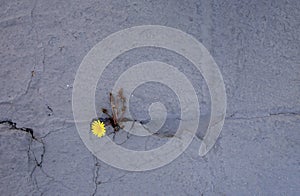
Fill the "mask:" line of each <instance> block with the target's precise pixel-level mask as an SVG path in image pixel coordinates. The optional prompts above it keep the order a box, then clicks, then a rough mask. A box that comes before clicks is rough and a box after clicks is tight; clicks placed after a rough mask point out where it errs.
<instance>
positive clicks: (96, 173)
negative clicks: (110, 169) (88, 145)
mask: <svg viewBox="0 0 300 196" xmlns="http://www.w3.org/2000/svg"><path fill="white" fill-rule="evenodd" d="M94 159H95V166H94V174H93V181H94V184H95V189H94V191H93V193H92V196H95V195H96V193H97V190H98V185H99V184H100V183H99V182H98V176H99V167H100V163H99V162H98V159H97V158H96V157H95V156H94Z"/></svg>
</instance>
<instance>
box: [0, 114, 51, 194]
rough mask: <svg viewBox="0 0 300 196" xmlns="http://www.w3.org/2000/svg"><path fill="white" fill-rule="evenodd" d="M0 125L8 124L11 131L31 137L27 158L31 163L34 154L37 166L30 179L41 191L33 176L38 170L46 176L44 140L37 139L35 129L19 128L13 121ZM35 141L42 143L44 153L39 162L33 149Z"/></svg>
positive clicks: (3, 122)
mask: <svg viewBox="0 0 300 196" xmlns="http://www.w3.org/2000/svg"><path fill="white" fill-rule="evenodd" d="M0 124H7V125H8V126H9V129H13V130H17V131H22V132H25V133H27V134H29V135H30V143H29V146H28V150H27V157H28V162H30V160H31V154H32V155H33V159H34V162H35V165H34V167H33V169H32V171H31V172H30V178H31V179H32V180H33V184H34V185H35V186H36V187H37V189H38V190H39V187H38V186H37V182H36V180H35V179H33V174H34V172H35V170H36V168H40V169H41V171H42V172H43V173H44V174H46V173H45V172H44V170H43V169H42V166H43V161H44V155H45V153H46V146H45V143H44V141H43V139H42V138H37V137H36V136H35V135H34V132H33V129H31V128H27V127H17V123H15V122H13V121H11V120H3V121H0ZM33 141H36V142H38V143H40V144H41V145H42V153H41V155H40V160H38V158H37V155H36V153H35V152H34V151H33V150H32V149H31V147H32V143H33ZM46 176H49V175H48V174H47V175H46Z"/></svg>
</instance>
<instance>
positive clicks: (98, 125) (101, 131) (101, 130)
mask: <svg viewBox="0 0 300 196" xmlns="http://www.w3.org/2000/svg"><path fill="white" fill-rule="evenodd" d="M91 130H92V132H93V134H94V135H96V136H97V137H103V136H104V135H105V133H106V129H105V125H104V123H103V122H101V121H100V120H94V121H93V122H92V124H91Z"/></svg>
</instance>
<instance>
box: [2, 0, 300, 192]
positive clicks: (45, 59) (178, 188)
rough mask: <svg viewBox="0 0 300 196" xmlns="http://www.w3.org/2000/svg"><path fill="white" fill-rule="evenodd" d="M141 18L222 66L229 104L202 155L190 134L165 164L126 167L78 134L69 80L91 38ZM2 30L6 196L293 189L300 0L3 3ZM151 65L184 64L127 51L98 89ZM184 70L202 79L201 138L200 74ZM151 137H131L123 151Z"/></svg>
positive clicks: (148, 144) (296, 178) (298, 162)
mask: <svg viewBox="0 0 300 196" xmlns="http://www.w3.org/2000/svg"><path fill="white" fill-rule="evenodd" d="M145 24H156V25H165V26H169V27H173V28H178V29H181V30H182V31H184V32H187V33H189V34H191V35H193V36H194V37H195V38H196V39H198V40H199V41H201V42H202V43H203V44H204V45H205V46H206V48H207V49H208V50H209V51H210V52H211V54H212V56H213V58H214V59H215V61H216V63H217V64H218V65H219V67H220V70H221V72H222V75H223V78H224V81H225V85H226V92H227V104H228V108H227V115H226V120H225V124H224V127H223V130H222V132H221V136H220V137H219V139H218V141H217V143H216V145H215V146H214V149H213V150H212V151H210V152H209V153H208V154H207V155H206V156H205V157H199V156H198V149H199V146H200V143H199V141H198V140H196V139H195V140H194V141H193V143H192V144H191V145H190V146H189V148H188V149H187V151H185V152H184V153H183V154H182V155H181V156H180V157H179V158H177V159H176V160H175V161H173V162H172V163H170V164H168V165H166V166H165V167H162V168H159V169H156V170H152V171H146V172H128V171H122V170H119V169H116V168H113V167H111V166H109V165H106V164H104V163H103V162H101V161H100V160H97V159H96V158H95V157H94V156H93V155H92V154H91V153H90V152H89V151H88V149H87V148H86V147H85V145H84V144H83V142H82V141H81V139H80V137H79V135H78V133H77V130H76V128H75V125H74V122H73V121H72V120H73V115H72V105H71V100H72V84H73V81H74V77H75V74H76V70H77V68H78V67H79V65H80V63H81V61H82V59H83V57H84V56H85V55H86V54H87V52H88V51H89V50H90V49H91V48H92V47H93V46H94V45H95V44H96V43H98V42H99V41H100V40H102V39H103V38H105V37H107V36H108V35H110V34H111V33H113V32H116V31H119V30H122V29H124V28H128V27H132V26H136V25H145ZM0 35H1V36H0V44H1V45H0V69H1V72H0V74H1V77H0V81H1V82H0V83H1V91H0V121H1V122H2V123H1V125H0V179H1V180H0V193H1V195H201V194H203V195H299V194H300V186H299V184H300V133H299V131H300V49H299V46H300V1H298V0H274V1H273V0H262V1H261V0H255V1H241V0H232V1H231V0H227V1H208V0H207V1H206V0H199V1H194V0H189V1H187V0H186V1H179V0H173V1H165V0H160V1H151V0H143V1H138V0H136V1H130V0H125V1H118V0H114V1H112V0H110V1H109V0H101V1H94V0H87V1H80V0H52V1H47V0H36V1H33V0H22V1H20V0H0ZM147 60H161V61H164V62H169V63H170V62H174V63H173V64H177V66H178V67H180V66H182V67H189V66H187V65H189V62H186V61H185V60H184V59H183V58H181V57H178V56H176V54H174V53H170V52H169V51H165V50H162V49H157V48H143V49H141V50H133V51H130V52H128V53H126V54H124V55H123V56H121V57H120V58H118V59H116V60H115V61H114V62H112V65H111V68H112V69H111V70H109V71H110V72H109V71H107V74H105V75H104V76H103V78H101V79H100V80H99V85H100V86H101V88H102V90H103V91H101V92H107V93H108V92H109V90H110V88H111V85H112V82H113V81H114V79H115V78H116V75H117V73H118V71H120V70H124V69H126V68H127V67H129V66H131V65H134V64H136V63H137V62H143V61H147ZM171 64H172V63H171ZM185 71H186V72H185V74H186V75H187V76H188V77H189V78H190V79H191V81H193V80H194V81H195V83H196V82H197V81H198V82H197V83H196V85H198V87H196V88H198V91H197V92H198V93H199V97H200V98H201V102H200V103H201V104H202V106H201V111H202V113H201V116H202V119H204V120H202V121H201V122H202V123H200V128H199V130H198V135H199V137H201V136H203V134H205V132H204V131H203V130H205V124H206V123H207V115H208V114H209V109H208V108H209V99H208V97H209V95H208V92H207V89H206V88H205V84H204V82H203V79H202V77H201V76H200V75H199V74H198V73H195V72H193V70H192V69H187V70H185ZM148 88H149V89H152V90H153V89H155V88H156V89H158V91H159V89H161V90H162V89H163V87H161V88H160V87H151V85H150V86H149V87H148ZM162 91H164V90H162ZM150 92H151V90H150ZM164 92H165V91H164ZM137 95H138V96H140V98H141V99H143V97H147V94H145V93H144V92H143V91H142V90H140V91H139V92H137ZM96 96H97V97H96V98H97V101H96V106H97V107H98V108H100V107H101V106H100V105H101V104H102V105H104V106H105V105H106V107H107V105H108V99H107V94H100V93H97V95H96ZM138 96H137V97H138ZM132 102H133V105H134V104H137V106H136V107H134V108H139V107H138V103H139V102H138V101H137V102H135V101H132ZM135 115H136V116H137V117H140V118H143V117H142V116H143V115H146V114H144V113H143V112H141V111H140V113H139V110H137V111H136V114H135ZM175 117H176V114H175ZM170 122H172V121H170ZM13 123H16V124H13ZM171 124H172V123H171ZM175 124H176V123H175ZM172 126H173V125H171V127H172ZM158 143H160V141H156V140H154V139H148V140H139V139H138V138H134V137H133V138H131V141H130V142H129V144H127V147H128V148H136V149H138V148H145V149H151V148H153V147H155V146H156V145H157V144H158ZM135 145H136V146H135Z"/></svg>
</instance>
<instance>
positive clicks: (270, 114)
mask: <svg viewBox="0 0 300 196" xmlns="http://www.w3.org/2000/svg"><path fill="white" fill-rule="evenodd" d="M236 114H237V112H234V113H233V114H231V115H230V116H228V117H226V118H225V119H226V120H252V119H264V118H271V117H274V116H299V117H300V111H299V112H297V111H296V112H273V113H268V114H267V115H262V116H250V117H235V116H236Z"/></svg>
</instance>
